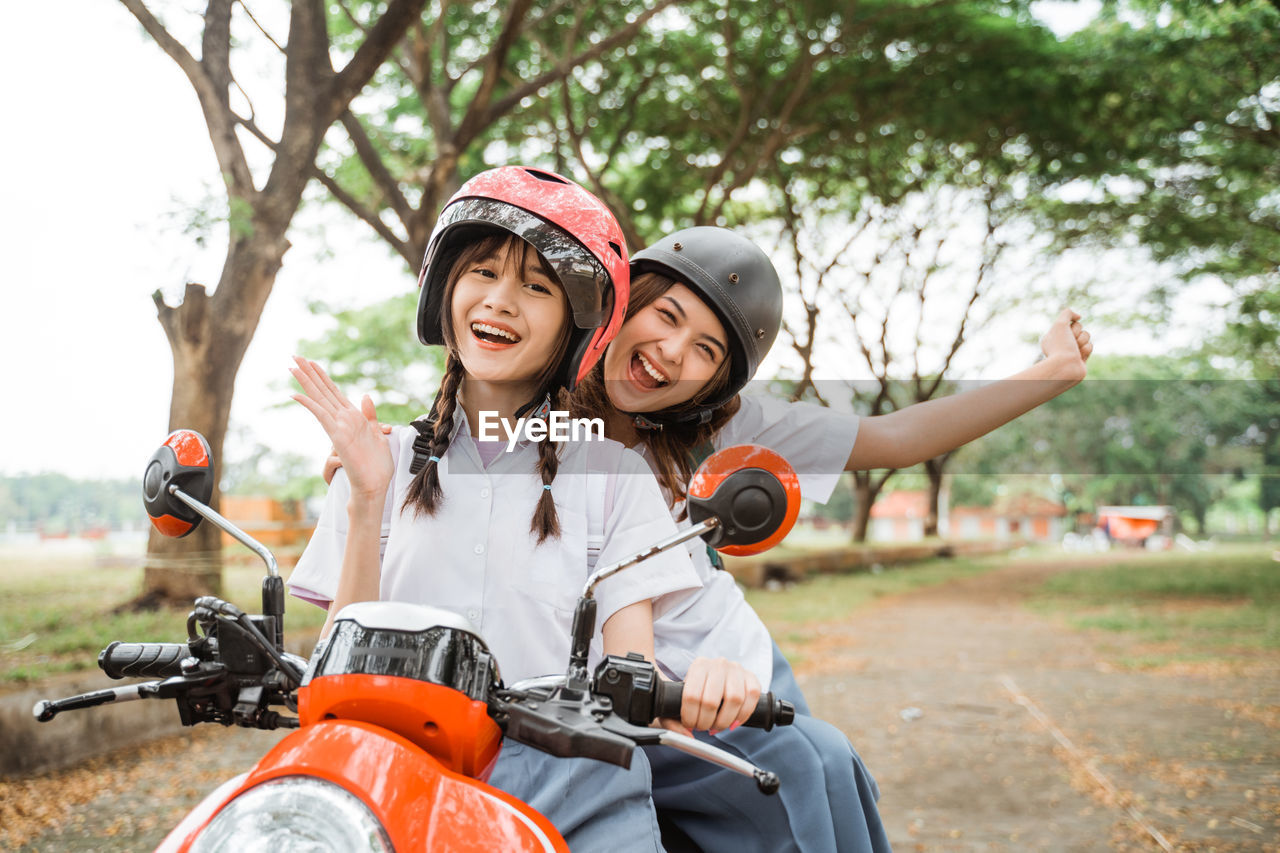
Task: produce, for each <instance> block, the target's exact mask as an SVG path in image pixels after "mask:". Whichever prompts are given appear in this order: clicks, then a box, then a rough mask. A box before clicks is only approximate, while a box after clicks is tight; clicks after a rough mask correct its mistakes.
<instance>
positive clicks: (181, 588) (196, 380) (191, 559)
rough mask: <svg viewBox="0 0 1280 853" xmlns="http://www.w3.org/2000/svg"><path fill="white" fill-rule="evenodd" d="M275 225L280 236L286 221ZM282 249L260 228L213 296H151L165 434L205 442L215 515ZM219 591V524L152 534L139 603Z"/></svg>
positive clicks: (237, 251) (195, 292)
mask: <svg viewBox="0 0 1280 853" xmlns="http://www.w3.org/2000/svg"><path fill="white" fill-rule="evenodd" d="M277 228H278V230H279V233H280V234H283V230H284V228H287V223H286V224H285V225H283V226H278V227H277ZM271 230H277V229H271ZM287 249H288V243H287V242H286V241H285V240H284V239H283V237H282V236H276V237H274V238H273V237H272V236H271V235H270V234H268V233H267V229H263V230H259V231H258V232H256V233H255V235H254V236H252V237H249V238H245V239H242V240H237V241H236V242H234V243H233V244H232V247H231V251H230V252H229V254H228V257H227V262H226V265H225V266H224V268H223V283H222V284H220V285H219V290H218V291H217V292H215V293H214V294H213V295H210V294H209V293H208V292H207V291H206V290H205V288H204V286H203V285H200V284H188V285H187V288H186V291H185V293H184V295H183V299H182V303H181V304H180V305H177V306H169V305H166V304H165V303H164V301H163V299H162V298H161V297H160V294H159V293H156V294H154V296H153V297H152V298H153V299H154V300H155V302H156V307H157V308H158V309H159V319H160V324H161V326H163V327H164V330H165V335H166V336H167V337H168V339H169V348H170V350H171V351H172V354H173V397H172V402H171V403H170V406H169V430H170V431H173V430H176V429H194V430H196V431H197V432H199V433H200V434H201V435H203V436H204V437H205V439H206V440H207V441H208V442H209V450H210V453H211V455H212V459H213V466H214V473H215V483H214V490H213V497H212V498H211V500H210V506H212V507H213V508H214V509H215V510H216V509H218V507H219V504H220V495H221V489H220V488H219V487H218V484H217V480H218V473H219V472H220V471H221V465H222V462H223V452H222V451H223V444H224V442H225V440H226V436H227V424H228V421H229V419H230V416H231V397H232V392H233V391H234V389H235V379H236V373H237V371H238V370H239V369H240V362H241V361H242V360H243V358H244V354H245V351H246V350H247V349H248V347H249V342H250V341H251V340H252V339H253V333H254V331H255V330H256V329H257V326H258V320H259V318H260V317H261V315H262V306H263V305H264V304H265V302H266V298H267V296H268V295H269V294H270V292H271V287H272V285H273V284H274V283H275V277H276V274H277V273H278V272H279V270H280V265H281V261H282V259H283V257H284V253H285V251H286V250H287ZM228 280H233V281H236V282H237V283H239V284H240V285H241V286H240V287H238V288H235V290H237V291H238V294H239V295H238V298H236V299H235V300H231V299H229V298H227V297H226V296H224V297H223V298H222V299H219V293H222V292H223V290H222V288H223V286H224V285H225V283H226V282H227V281H228ZM232 289H233V288H227V290H228V291H230V290H232ZM221 593H222V532H221V531H220V530H219V529H218V528H217V527H215V526H214V525H212V524H209V523H208V522H202V523H201V524H200V525H199V526H198V527H197V528H196V529H195V531H193V532H192V533H190V534H189V535H187V536H185V537H183V538H181V539H169V538H167V537H165V536H163V535H161V534H160V533H159V532H158V531H156V530H154V529H153V530H152V531H151V534H150V537H149V539H148V541H147V560H146V569H145V571H144V575H143V591H142V596H141V597H140V598H139V599H138V601H137V602H136V603H137V604H138V605H139V606H158V605H161V604H174V605H183V604H187V603H189V602H190V601H191V599H193V598H195V597H196V596H200V595H221Z"/></svg>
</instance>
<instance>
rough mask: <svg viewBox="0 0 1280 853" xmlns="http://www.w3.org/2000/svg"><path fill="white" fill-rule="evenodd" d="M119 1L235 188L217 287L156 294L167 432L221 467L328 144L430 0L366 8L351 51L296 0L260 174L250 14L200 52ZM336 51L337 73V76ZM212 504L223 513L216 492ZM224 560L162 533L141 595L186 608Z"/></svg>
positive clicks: (202, 42) (211, 544)
mask: <svg viewBox="0 0 1280 853" xmlns="http://www.w3.org/2000/svg"><path fill="white" fill-rule="evenodd" d="M121 2H122V3H123V5H124V6H125V7H126V8H127V9H128V10H129V11H130V12H131V13H132V14H133V15H134V16H135V17H136V18H137V19H138V21H139V23H141V24H142V26H143V28H144V29H145V30H146V32H147V34H148V35H149V36H150V37H151V38H152V39H153V40H154V41H155V43H156V44H157V45H158V46H159V47H160V48H161V49H162V50H164V52H165V53H166V54H167V55H168V56H169V57H170V58H171V59H172V60H173V61H174V62H175V63H177V65H178V67H179V68H180V69H181V70H182V73H183V74H184V75H185V76H186V78H187V80H188V81H189V82H190V83H191V86H192V88H193V89H194V90H195V94H196V97H197V98H198V99H199V102H200V107H201V109H202V111H203V113H204V118H205V122H206V123H207V124H208V128H209V138H210V141H211V142H212V144H213V152H214V155H215V157H216V159H217V164H218V170H219V172H220V173H221V175H222V178H223V181H224V182H225V185H226V191H227V209H228V210H229V216H228V221H227V231H226V240H227V252H226V258H225V260H224V262H223V267H222V273H221V275H220V277H219V279H218V282H217V286H216V287H215V288H214V290H213V292H212V293H210V292H208V290H207V289H206V288H205V287H204V286H202V285H199V284H189V285H187V287H186V290H185V293H184V294H183V296H182V300H181V302H179V303H178V304H176V305H170V304H168V303H166V302H165V300H164V299H163V298H162V296H161V295H160V293H159V291H157V292H156V295H155V302H156V307H157V309H158V310H159V318H160V324H161V326H163V327H164V331H165V335H166V337H167V338H168V340H169V346H170V349H171V350H172V354H173V398H172V402H171V404H170V408H169V425H170V429H174V428H177V427H190V428H193V429H197V430H199V431H200V432H202V433H203V434H204V435H205V437H206V438H207V439H208V440H209V444H210V446H211V448H212V450H213V454H214V458H215V459H220V458H221V456H222V447H223V441H224V439H225V437H226V432H227V421H228V417H229V415H230V411H231V395H232V390H233V388H234V385H235V377H236V372H237V371H238V370H239V367H240V362H241V360H242V359H243V357H244V354H245V350H246V349H247V348H248V346H249V342H250V341H251V340H252V338H253V334H254V331H255V330H256V329H257V326H258V320H259V318H260V317H261V315H262V310H263V307H264V306H265V305H266V302H267V298H268V297H269V296H270V294H271V289H272V286H273V285H274V283H275V279H276V274H277V273H278V272H279V270H280V266H281V264H282V262H283V258H284V255H285V252H286V251H287V250H288V248H289V241H288V238H287V232H288V230H289V224H290V222H291V221H292V220H293V215H294V213H295V212H296V211H297V209H298V206H299V204H300V202H301V200H302V193H303V190H304V188H305V187H306V185H307V183H308V182H309V181H310V180H311V178H312V175H313V173H314V168H315V167H314V164H315V158H316V154H317V153H318V151H319V150H320V145H321V142H322V140H323V138H324V135H325V133H326V132H327V131H328V129H329V127H330V125H332V124H333V123H334V122H335V121H337V120H338V118H339V117H340V116H341V115H343V113H344V112H346V110H347V108H348V106H349V105H350V104H351V101H352V99H354V98H355V97H356V95H358V94H359V93H360V91H361V90H362V89H363V88H364V87H365V85H366V84H367V83H368V82H369V80H370V79H371V78H372V77H373V75H374V72H375V71H377V69H378V66H380V65H381V64H382V62H383V60H385V59H386V57H387V55H388V54H389V53H390V51H391V49H392V48H393V47H394V46H395V45H396V44H397V43H398V42H399V41H400V39H401V38H402V37H403V36H404V34H405V32H406V31H407V30H408V29H409V27H410V26H412V24H413V23H414V21H415V20H416V19H417V17H418V15H419V13H420V12H421V9H422V6H423V0H389V2H388V3H386V4H385V7H379V10H375V9H374V8H373V6H372V5H370V4H366V8H364V9H363V10H362V14H363V15H364V19H365V26H364V28H363V32H364V38H363V39H361V40H360V41H359V43H358V44H352V45H350V47H349V49H348V50H343V51H334V50H333V45H332V44H331V40H330V34H329V28H328V24H327V21H326V17H325V4H324V3H323V2H320V0H297V2H294V3H293V4H292V5H291V6H290V10H289V25H288V33H287V38H280V39H273V41H275V42H276V43H277V44H280V43H283V44H284V45H285V47H283V48H282V50H283V52H284V89H283V93H282V95H283V102H282V104H281V107H282V108H281V113H282V115H283V119H282V122H281V125H280V128H279V131H278V133H276V134H274V135H271V134H262V138H263V139H264V140H265V141H266V142H267V143H268V144H269V156H270V165H269V166H268V167H266V168H263V169H259V170H257V171H256V173H255V169H254V168H253V167H252V166H251V161H253V159H254V158H252V157H251V156H250V155H249V154H248V153H247V152H246V150H245V146H244V141H245V140H244V137H243V136H242V131H243V129H244V128H245V127H246V126H248V125H250V124H252V123H253V121H254V119H253V112H252V105H250V107H249V112H248V113H247V114H246V113H245V112H242V110H241V109H237V107H236V106H235V104H234V98H236V97H238V96H239V95H242V94H243V90H241V89H240V87H239V84H238V83H237V80H236V77H235V75H234V74H233V72H232V54H233V52H234V51H235V49H236V45H237V42H236V41H235V40H234V39H233V38H232V28H233V18H234V19H236V21H235V23H237V24H244V25H248V26H254V25H256V24H257V20H256V19H254V18H253V16H252V15H251V14H250V12H249V9H248V7H247V5H245V4H243V3H239V4H237V3H235V2H234V0H210V2H209V3H208V5H207V6H206V8H205V11H204V14H203V20H202V21H201V28H200V39H199V48H198V50H196V51H195V52H193V49H192V48H189V47H188V46H186V45H184V44H183V42H182V41H181V40H180V39H179V38H178V37H177V36H175V35H174V32H173V31H172V30H171V29H170V28H169V27H168V26H166V24H165V23H163V22H162V21H161V20H160V19H159V18H158V17H157V16H156V15H155V14H153V12H152V11H151V9H149V8H148V7H147V5H146V3H144V2H143V0H121ZM335 52H336V53H337V54H338V56H339V60H340V63H339V64H341V68H340V69H335V67H334V53H335ZM197 54H198V55H197ZM341 60H345V61H341ZM255 153H256V152H255ZM213 504H214V506H215V507H216V506H217V504H218V494H217V491H216V489H215V492H214V497H213ZM220 553H221V534H220V533H219V531H218V530H217V529H216V528H213V527H212V526H211V525H202V526H201V528H199V529H198V530H197V531H196V532H195V533H194V534H192V535H191V536H190V537H188V538H186V539H182V540H169V539H165V538H164V537H161V536H159V534H157V533H155V532H154V531H153V532H152V535H151V540H150V542H149V543H148V564H147V571H146V580H145V590H144V597H145V598H147V599H150V600H178V601H183V600H189V599H190V598H191V596H192V595H193V594H199V593H204V592H210V591H214V592H216V591H219V590H220V589H221V557H220Z"/></svg>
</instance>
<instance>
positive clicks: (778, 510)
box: [689, 444, 800, 557]
mask: <svg viewBox="0 0 1280 853" xmlns="http://www.w3.org/2000/svg"><path fill="white" fill-rule="evenodd" d="M799 514H800V480H799V478H798V477H797V476H796V472H795V469H794V468H792V467H791V464H790V463H789V462H787V460H786V459H784V458H783V457H782V456H781V455H780V454H778V453H776V452H774V451H772V450H770V449H769V448H767V447H760V446H759V445H755V444H741V445H737V446H735V447H726V448H724V449H723V450H720V451H717V452H716V453H713V454H711V455H710V456H708V457H707V459H706V461H704V462H703V463H702V464H701V465H699V466H698V470H697V471H695V472H694V474H693V478H692V479H691V480H690V481H689V520H690V521H692V522H693V523H694V524H697V523H699V522H701V521H704V520H706V519H707V518H710V517H712V516H715V517H716V518H718V519H719V520H720V524H719V525H717V526H716V527H715V528H713V529H711V530H709V531H707V532H706V533H704V534H703V538H704V539H705V540H706V541H707V544H709V545H711V547H713V548H715V549H716V550H717V551H720V552H722V553H725V554H730V555H732V556H737V557H745V556H750V555H752V554H759V553H761V552H763V551H767V550H769V549H770V548H772V547H773V546H774V545H777V544H778V543H779V542H781V541H782V539H783V537H785V536H786V535H787V534H788V533H790V532H791V528H792V526H794V525H795V523H796V518H797V517H798V516H799Z"/></svg>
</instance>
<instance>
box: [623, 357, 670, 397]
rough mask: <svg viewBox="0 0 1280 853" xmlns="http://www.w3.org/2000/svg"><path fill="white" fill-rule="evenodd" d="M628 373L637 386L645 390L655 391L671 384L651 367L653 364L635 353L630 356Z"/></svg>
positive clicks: (664, 376) (658, 371)
mask: <svg viewBox="0 0 1280 853" xmlns="http://www.w3.org/2000/svg"><path fill="white" fill-rule="evenodd" d="M629 368H630V369H629V372H630V374H631V378H632V380H634V381H635V383H636V384H637V385H639V386H640V387H642V388H645V389H647V390H656V389H658V388H663V387H665V386H667V385H670V384H671V380H670V379H669V378H668V377H667V376H666V374H664V373H663V372H662V371H660V370H658V368H657V367H655V366H654V365H653V362H651V361H649V359H647V358H645V357H644V355H643V354H641V353H639V352H637V353H635V354H634V355H633V356H631V364H630V365H629Z"/></svg>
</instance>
